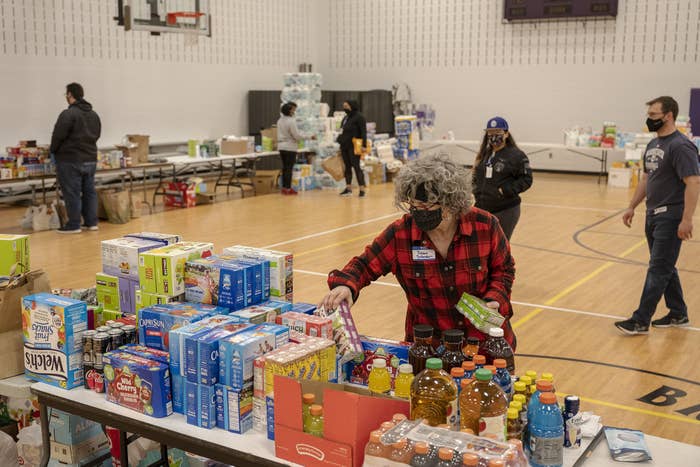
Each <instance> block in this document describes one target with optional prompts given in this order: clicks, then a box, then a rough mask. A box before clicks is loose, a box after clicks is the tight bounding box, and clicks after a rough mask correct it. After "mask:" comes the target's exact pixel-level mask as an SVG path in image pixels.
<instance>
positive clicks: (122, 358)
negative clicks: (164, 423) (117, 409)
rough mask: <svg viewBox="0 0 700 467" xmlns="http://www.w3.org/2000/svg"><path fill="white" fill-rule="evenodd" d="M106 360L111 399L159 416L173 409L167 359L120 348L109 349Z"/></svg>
mask: <svg viewBox="0 0 700 467" xmlns="http://www.w3.org/2000/svg"><path fill="white" fill-rule="evenodd" d="M103 361H104V378H105V393H106V396H107V400H108V401H109V402H113V403H115V404H118V405H121V406H123V407H127V408H130V409H132V410H135V411H137V412H140V413H143V414H146V415H150V416H151V417H156V418H162V417H167V416H168V415H170V414H172V413H173V402H172V394H171V392H170V391H171V387H170V368H169V367H168V364H167V363H162V362H158V361H156V360H149V359H146V358H142V357H139V356H137V355H132V354H130V353H127V352H122V351H119V350H117V351H114V352H107V353H106V354H105V355H104V357H103Z"/></svg>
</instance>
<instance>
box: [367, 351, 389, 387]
mask: <svg viewBox="0 0 700 467" xmlns="http://www.w3.org/2000/svg"><path fill="white" fill-rule="evenodd" d="M368 388H369V390H370V392H373V393H375V394H389V393H390V392H391V375H390V374H389V370H388V369H387V367H386V360H384V359H383V358H375V359H374V360H372V370H371V371H370V372H369V384H368Z"/></svg>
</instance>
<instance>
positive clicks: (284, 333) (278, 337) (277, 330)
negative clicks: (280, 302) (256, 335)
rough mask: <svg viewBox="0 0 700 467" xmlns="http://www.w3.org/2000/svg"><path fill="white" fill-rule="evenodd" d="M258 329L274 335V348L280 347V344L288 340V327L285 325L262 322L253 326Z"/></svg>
mask: <svg viewBox="0 0 700 467" xmlns="http://www.w3.org/2000/svg"><path fill="white" fill-rule="evenodd" d="M255 329H256V330H258V331H264V332H269V333H271V334H274V335H275V348H278V347H281V346H282V345H284V344H286V343H287V342H289V328H288V327H287V326H281V325H279V324H273V323H263V324H258V325H257V326H256V327H255Z"/></svg>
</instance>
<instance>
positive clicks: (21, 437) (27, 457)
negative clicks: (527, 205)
mask: <svg viewBox="0 0 700 467" xmlns="http://www.w3.org/2000/svg"><path fill="white" fill-rule="evenodd" d="M43 451H44V445H43V443H42V439H41V426H39V425H37V424H34V425H30V426H28V427H26V428H22V430H21V431H20V432H19V434H18V435H17V459H19V463H20V464H21V465H22V466H23V467H39V465H41V455H42V453H43ZM3 465H4V464H3Z"/></svg>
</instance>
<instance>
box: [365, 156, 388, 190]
mask: <svg viewBox="0 0 700 467" xmlns="http://www.w3.org/2000/svg"><path fill="white" fill-rule="evenodd" d="M365 171H366V172H367V173H368V174H369V184H370V185H378V184H380V183H385V182H386V166H385V165H384V164H383V163H382V162H367V161H365Z"/></svg>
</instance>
